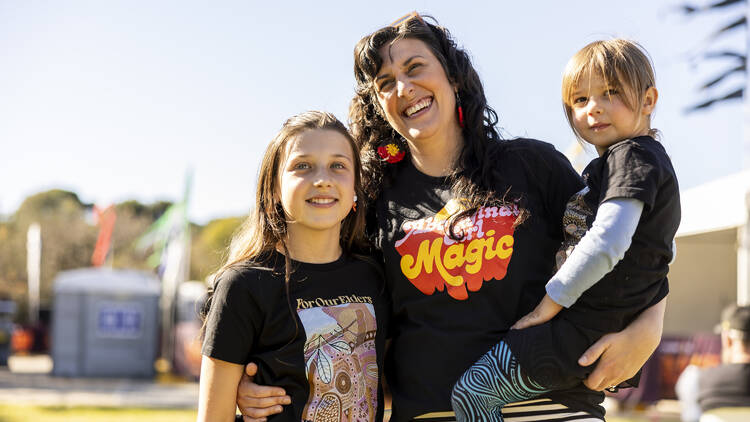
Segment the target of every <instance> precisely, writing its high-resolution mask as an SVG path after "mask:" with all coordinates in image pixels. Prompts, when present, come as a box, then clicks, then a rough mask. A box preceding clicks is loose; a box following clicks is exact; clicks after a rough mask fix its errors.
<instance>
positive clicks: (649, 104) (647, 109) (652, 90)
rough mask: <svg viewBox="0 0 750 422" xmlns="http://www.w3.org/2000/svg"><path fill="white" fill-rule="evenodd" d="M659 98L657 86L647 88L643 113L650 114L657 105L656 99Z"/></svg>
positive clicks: (642, 107) (642, 108)
mask: <svg viewBox="0 0 750 422" xmlns="http://www.w3.org/2000/svg"><path fill="white" fill-rule="evenodd" d="M658 99H659V91H657V90H656V87H653V86H652V87H649V88H648V89H647V90H646V94H645V95H644V96H643V105H642V106H641V113H643V114H645V115H650V114H651V113H653V112H654V108H655V107H656V101H657V100H658Z"/></svg>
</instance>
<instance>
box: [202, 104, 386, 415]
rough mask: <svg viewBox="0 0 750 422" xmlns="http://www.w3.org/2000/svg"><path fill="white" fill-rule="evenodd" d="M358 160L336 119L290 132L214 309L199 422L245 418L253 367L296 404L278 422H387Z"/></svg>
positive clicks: (235, 246)
mask: <svg viewBox="0 0 750 422" xmlns="http://www.w3.org/2000/svg"><path fill="white" fill-rule="evenodd" d="M358 194H359V196H360V197H361V196H362V193H361V184H360V161H359V154H358V150H357V148H356V146H355V144H354V141H353V140H352V138H351V136H350V135H349V133H348V132H347V130H346V128H345V127H344V125H343V124H342V123H341V122H339V121H338V120H337V119H336V118H335V117H334V116H333V115H332V114H329V113H323V112H317V111H310V112H306V113H303V114H300V115H297V116H294V117H292V118H290V119H289V120H287V121H286V122H285V123H284V126H283V127H282V129H281V131H280V132H279V134H278V135H277V136H276V137H275V138H274V139H273V140H272V141H271V143H270V145H269V146H268V148H267V149H266V152H265V155H264V157H263V161H262V163H261V167H260V172H259V177H258V187H257V194H256V202H255V207H254V209H253V212H252V214H251V216H250V217H249V218H248V219H247V221H246V222H245V224H244V226H243V227H242V229H241V231H240V232H239V234H238V235H236V236H235V238H234V239H233V240H232V244H231V247H230V251H229V258H228V260H227V262H226V264H225V265H224V266H223V267H222V268H221V269H220V270H219V271H218V273H217V276H216V277H215V278H214V280H215V282H214V285H213V289H212V292H213V293H212V295H210V296H209V300H208V301H207V302H206V305H205V307H204V310H203V311H204V316H205V338H204V343H203V355H204V356H203V361H202V364H201V365H202V366H201V377H200V400H199V407H198V420H199V421H231V420H234V419H235V400H236V396H237V385H238V383H239V380H240V377H241V376H242V373H243V366H244V365H246V364H247V363H249V362H254V363H255V364H257V365H258V368H259V370H258V374H257V375H256V378H257V379H259V380H261V381H260V382H262V383H265V384H267V385H275V386H279V387H283V388H284V389H285V390H286V392H287V394H288V395H289V396H290V398H291V404H290V405H289V406H285V407H284V410H283V412H282V413H280V414H277V415H274V416H272V417H270V420H273V421H296V422H299V421H301V420H310V421H312V420H344V419H346V420H363V421H375V420H381V419H382V416H383V400H382V394H381V390H380V385H379V382H378V380H379V374H380V373H381V368H382V357H383V350H384V349H383V342H384V338H385V336H384V331H383V330H384V327H385V326H386V320H385V318H386V317H387V309H385V308H384V301H383V300H381V294H382V292H383V287H382V277H381V270H380V269H379V268H378V267H377V266H376V264H374V263H371V262H370V260H368V259H367V258H362V257H356V256H354V255H353V254H352V252H353V251H354V250H355V249H356V248H358V247H360V246H362V236H363V233H364V224H365V223H364V215H365V213H364V210H363V209H362V206H359V207H358V206H357V196H358Z"/></svg>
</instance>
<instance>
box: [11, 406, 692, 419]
mask: <svg viewBox="0 0 750 422" xmlns="http://www.w3.org/2000/svg"><path fill="white" fill-rule="evenodd" d="M196 416H197V411H196V410H195V409H137V408H112V407H45V406H29V405H10V404H7V403H6V404H0V422H26V421H34V422H100V421H107V422H130V421H133V422H183V421H184V422H193V421H195V418H196ZM655 420H656V421H660V422H679V418H677V417H675V418H674V419H673V418H670V417H659V418H654V417H653V415H651V416H650V417H649V416H647V415H645V414H644V415H639V416H628V417H625V416H614V415H613V416H608V417H607V422H649V421H655Z"/></svg>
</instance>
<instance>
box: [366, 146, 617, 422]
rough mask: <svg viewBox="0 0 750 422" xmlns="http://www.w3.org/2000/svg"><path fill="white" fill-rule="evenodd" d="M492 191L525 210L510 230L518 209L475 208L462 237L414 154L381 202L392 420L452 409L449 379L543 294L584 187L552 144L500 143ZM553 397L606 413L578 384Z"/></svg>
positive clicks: (445, 195) (444, 193) (434, 180)
mask: <svg viewBox="0 0 750 422" xmlns="http://www.w3.org/2000/svg"><path fill="white" fill-rule="evenodd" d="M491 159H493V160H495V162H496V163H497V164H496V166H495V169H496V176H497V177H496V180H497V183H496V186H495V192H498V195H499V196H502V195H503V193H505V192H506V190H507V189H509V188H510V189H511V190H510V193H509V198H511V199H516V198H520V202H518V204H521V205H522V206H523V208H524V209H526V210H527V211H529V213H530V217H528V218H527V219H526V221H525V222H524V223H523V224H521V225H520V226H518V227H515V228H514V227H513V222H514V221H515V220H516V217H517V215H518V212H519V209H518V206H517V205H516V204H515V203H513V202H510V205H507V206H504V207H488V208H485V209H481V210H480V211H479V212H477V213H476V215H474V216H473V217H472V218H471V219H467V221H464V222H463V223H461V224H459V226H458V228H459V229H462V230H463V231H464V233H466V234H467V235H466V237H465V238H464V239H463V241H460V242H454V241H453V240H452V239H450V238H449V237H448V236H445V232H444V225H445V218H446V217H448V216H450V215H451V214H453V213H454V212H455V210H456V209H457V208H459V201H457V199H459V198H455V197H454V195H453V193H452V192H451V191H450V189H449V186H448V185H447V180H446V179H445V178H442V177H430V176H427V175H425V174H423V173H421V172H419V171H418V170H417V169H416V168H415V167H414V166H413V165H412V164H411V163H403V164H401V165H400V166H399V168H398V169H397V170H396V171H397V173H396V174H395V178H394V180H395V181H394V182H393V183H392V184H391V185H390V186H388V187H387V188H385V189H384V191H383V192H382V194H381V196H380V197H379V198H378V201H377V203H376V210H375V211H376V216H377V228H378V232H377V234H376V236H375V237H376V242H377V244H378V247H379V248H380V249H381V250H382V253H383V257H384V260H385V266H386V280H387V285H388V292H389V293H390V294H391V302H392V307H393V313H392V316H391V318H392V319H391V328H390V329H389V332H390V335H391V337H392V343H391V348H390V351H389V354H388V357H387V358H386V361H387V363H386V371H387V372H386V375H387V380H388V383H389V386H390V388H391V391H392V393H393V416H392V419H391V420H393V421H405V420H409V419H411V418H413V417H414V416H417V415H420V414H424V413H428V412H437V411H448V410H450V394H451V389H452V387H453V384H454V383H455V382H456V381H457V380H458V378H459V376H460V375H461V374H462V373H463V372H464V371H465V370H466V369H468V368H469V367H470V366H471V365H472V364H473V363H474V362H475V361H476V360H477V359H478V358H479V357H481V356H482V355H483V354H484V353H486V352H487V351H488V350H489V349H490V348H491V347H492V346H493V345H495V344H496V343H497V342H498V341H499V340H500V339H501V338H502V337H503V335H504V334H505V332H506V331H507V330H508V328H509V327H510V325H512V324H513V323H514V322H515V321H517V320H518V319H519V318H520V317H521V316H523V315H525V314H526V313H528V312H529V311H531V310H532V309H533V308H534V306H536V304H537V303H538V302H539V300H540V299H541V298H542V296H544V292H545V291H544V286H545V284H546V283H547V281H548V280H549V278H550V276H551V275H552V270H553V264H554V255H555V252H556V251H557V249H558V248H559V247H560V242H561V240H562V228H561V221H562V214H563V210H564V208H565V205H566V203H567V201H568V198H570V196H571V195H572V194H573V193H575V192H577V191H579V190H580V189H581V188H582V187H583V184H582V182H581V180H580V178H579V176H578V175H577V174H576V173H575V172H574V171H573V169H572V167H571V166H570V163H569V162H568V160H567V159H566V158H565V157H564V156H563V155H562V154H560V153H558V152H557V151H555V149H554V147H552V146H551V145H549V144H546V143H543V142H539V141H534V140H525V139H519V140H513V141H505V142H504V143H503V144H502V147H501V148H500V151H499V153H498V154H497V156H496V157H492V158H491ZM548 397H550V398H552V399H553V400H555V401H558V402H560V403H563V404H565V405H567V406H569V407H571V408H573V409H577V410H583V411H587V412H589V413H591V414H593V415H598V416H601V415H603V409H602V408H601V407H600V406H598V404H599V403H600V402H601V401H602V400H603V395H602V394H601V393H599V392H593V391H591V390H588V389H586V388H585V387H583V386H581V387H580V388H577V389H575V390H565V391H562V392H555V393H551V394H550V395H549V396H548Z"/></svg>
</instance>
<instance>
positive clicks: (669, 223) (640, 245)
mask: <svg viewBox="0 0 750 422" xmlns="http://www.w3.org/2000/svg"><path fill="white" fill-rule="evenodd" d="M583 178H584V180H585V181H586V185H587V186H588V187H589V189H590V190H589V192H588V193H587V194H586V195H585V197H584V198H585V200H586V203H587V204H588V205H589V206H590V207H591V209H592V212H593V214H592V215H591V216H590V217H589V221H588V226H589V227H590V226H591V223H592V221H593V218H594V217H593V215H595V214H596V211H597V209H598V207H599V204H601V203H602V202H604V201H606V200H609V199H613V198H634V199H638V200H640V201H642V202H643V203H644V206H643V212H642V213H641V218H640V221H639V222H638V226H637V228H636V230H635V233H634V234H633V238H632V241H631V244H630V248H629V249H628V250H627V252H625V256H624V257H623V259H622V260H621V261H620V262H619V263H618V264H617V265H616V266H615V267H614V268H613V269H612V271H610V272H609V273H608V274H607V275H605V276H604V277H603V278H602V279H601V280H600V281H599V282H597V283H596V284H594V285H593V286H592V287H591V288H590V289H588V290H587V291H585V292H584V293H583V294H582V295H581V297H580V298H579V300H578V301H577V302H576V304H575V305H574V306H572V307H571V308H569V309H568V311H569V312H566V313H565V317H566V318H567V319H568V320H570V321H571V322H573V323H575V324H580V325H582V326H585V327H587V328H592V329H596V330H600V331H602V332H611V331H619V330H621V329H622V328H624V327H625V326H626V325H627V324H629V323H630V321H631V320H632V319H633V318H634V317H635V316H636V315H637V314H638V313H640V312H641V311H642V310H643V309H645V308H647V307H649V306H651V305H653V304H655V303H657V302H659V301H660V300H661V299H663V298H664V297H665V296H666V295H667V293H668V291H669V287H668V283H667V273H668V272H669V261H671V260H672V254H673V251H672V240H673V239H674V236H675V233H676V232H677V227H678V226H679V225H680V190H679V186H678V184H677V177H676V176H675V172H674V169H673V168H672V162H671V161H670V159H669V156H667V153H666V151H665V150H664V147H663V146H662V145H661V144H660V143H659V142H657V141H655V140H654V139H653V138H651V137H649V136H642V137H638V138H633V139H628V140H625V141H622V142H618V143H617V144H614V145H612V146H610V147H609V148H607V150H606V151H605V152H604V154H602V156H601V157H599V158H597V159H595V160H593V161H592V162H591V163H590V164H589V165H588V166H587V167H586V169H585V170H584V171H583Z"/></svg>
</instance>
